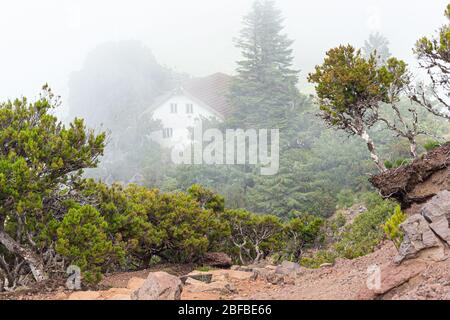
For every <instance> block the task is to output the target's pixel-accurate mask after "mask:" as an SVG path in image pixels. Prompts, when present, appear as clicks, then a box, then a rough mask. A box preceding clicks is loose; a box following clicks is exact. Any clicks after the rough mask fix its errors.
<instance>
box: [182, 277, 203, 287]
mask: <svg viewBox="0 0 450 320" xmlns="http://www.w3.org/2000/svg"><path fill="white" fill-rule="evenodd" d="M204 283H205V282H202V281H199V280H195V279H194V278H191V277H188V278H187V279H186V281H185V282H184V284H185V285H200V284H204Z"/></svg>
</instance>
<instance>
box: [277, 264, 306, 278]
mask: <svg viewBox="0 0 450 320" xmlns="http://www.w3.org/2000/svg"><path fill="white" fill-rule="evenodd" d="M300 271H301V267H300V265H299V264H298V263H295V262H291V261H283V262H282V263H281V265H279V266H278V267H277V268H276V270H275V273H277V274H283V275H290V274H299V273H300Z"/></svg>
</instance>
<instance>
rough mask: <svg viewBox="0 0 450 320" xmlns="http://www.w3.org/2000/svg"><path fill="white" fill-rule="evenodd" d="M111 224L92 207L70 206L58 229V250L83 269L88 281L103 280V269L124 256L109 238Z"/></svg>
mask: <svg viewBox="0 0 450 320" xmlns="http://www.w3.org/2000/svg"><path fill="white" fill-rule="evenodd" d="M107 229H108V224H107V223H106V221H105V220H104V219H103V217H102V216H101V215H100V213H99V212H98V211H97V210H95V209H94V208H93V207H91V206H83V207H81V208H79V209H70V210H69V212H68V213H67V214H66V215H65V216H64V219H63V220H62V222H61V224H60V225H59V227H58V229H57V237H58V239H57V242H56V252H57V253H59V254H61V255H63V256H65V257H66V258H68V259H69V260H70V263H71V264H74V265H76V266H78V267H79V268H80V269H81V271H82V272H83V277H84V279H85V280H86V281H87V282H98V281H100V280H101V272H102V271H103V270H104V268H105V267H106V266H107V265H108V264H109V263H110V262H111V261H112V260H116V259H117V258H118V257H119V256H120V255H121V250H120V248H117V247H115V246H114V245H113V243H112V242H111V240H108V237H107V235H106V231H107Z"/></svg>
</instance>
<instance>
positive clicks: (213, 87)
mask: <svg viewBox="0 0 450 320" xmlns="http://www.w3.org/2000/svg"><path fill="white" fill-rule="evenodd" d="M231 80H232V77H231V76H229V75H226V74H223V73H215V74H212V75H210V76H207V77H204V78H193V79H190V80H188V81H187V82H186V83H184V84H183V89H184V90H185V91H186V92H188V93H189V94H191V95H192V96H193V97H195V98H197V99H198V100H200V101H201V102H203V103H205V104H206V105H208V106H209V107H211V108H213V109H214V110H215V111H217V112H218V113H219V114H221V115H222V116H223V117H224V118H226V117H227V116H228V115H229V114H230V113H231V105H230V103H229V102H228V97H227V95H228V92H229V89H230V85H231Z"/></svg>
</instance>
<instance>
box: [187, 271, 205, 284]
mask: <svg viewBox="0 0 450 320" xmlns="http://www.w3.org/2000/svg"><path fill="white" fill-rule="evenodd" d="M212 277H213V274H212V273H211V272H205V271H192V272H190V273H188V274H187V275H185V276H182V277H180V279H181V282H183V284H184V283H185V282H186V280H187V279H188V278H191V279H195V280H197V281H201V282H205V283H210V282H211V281H212Z"/></svg>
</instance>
